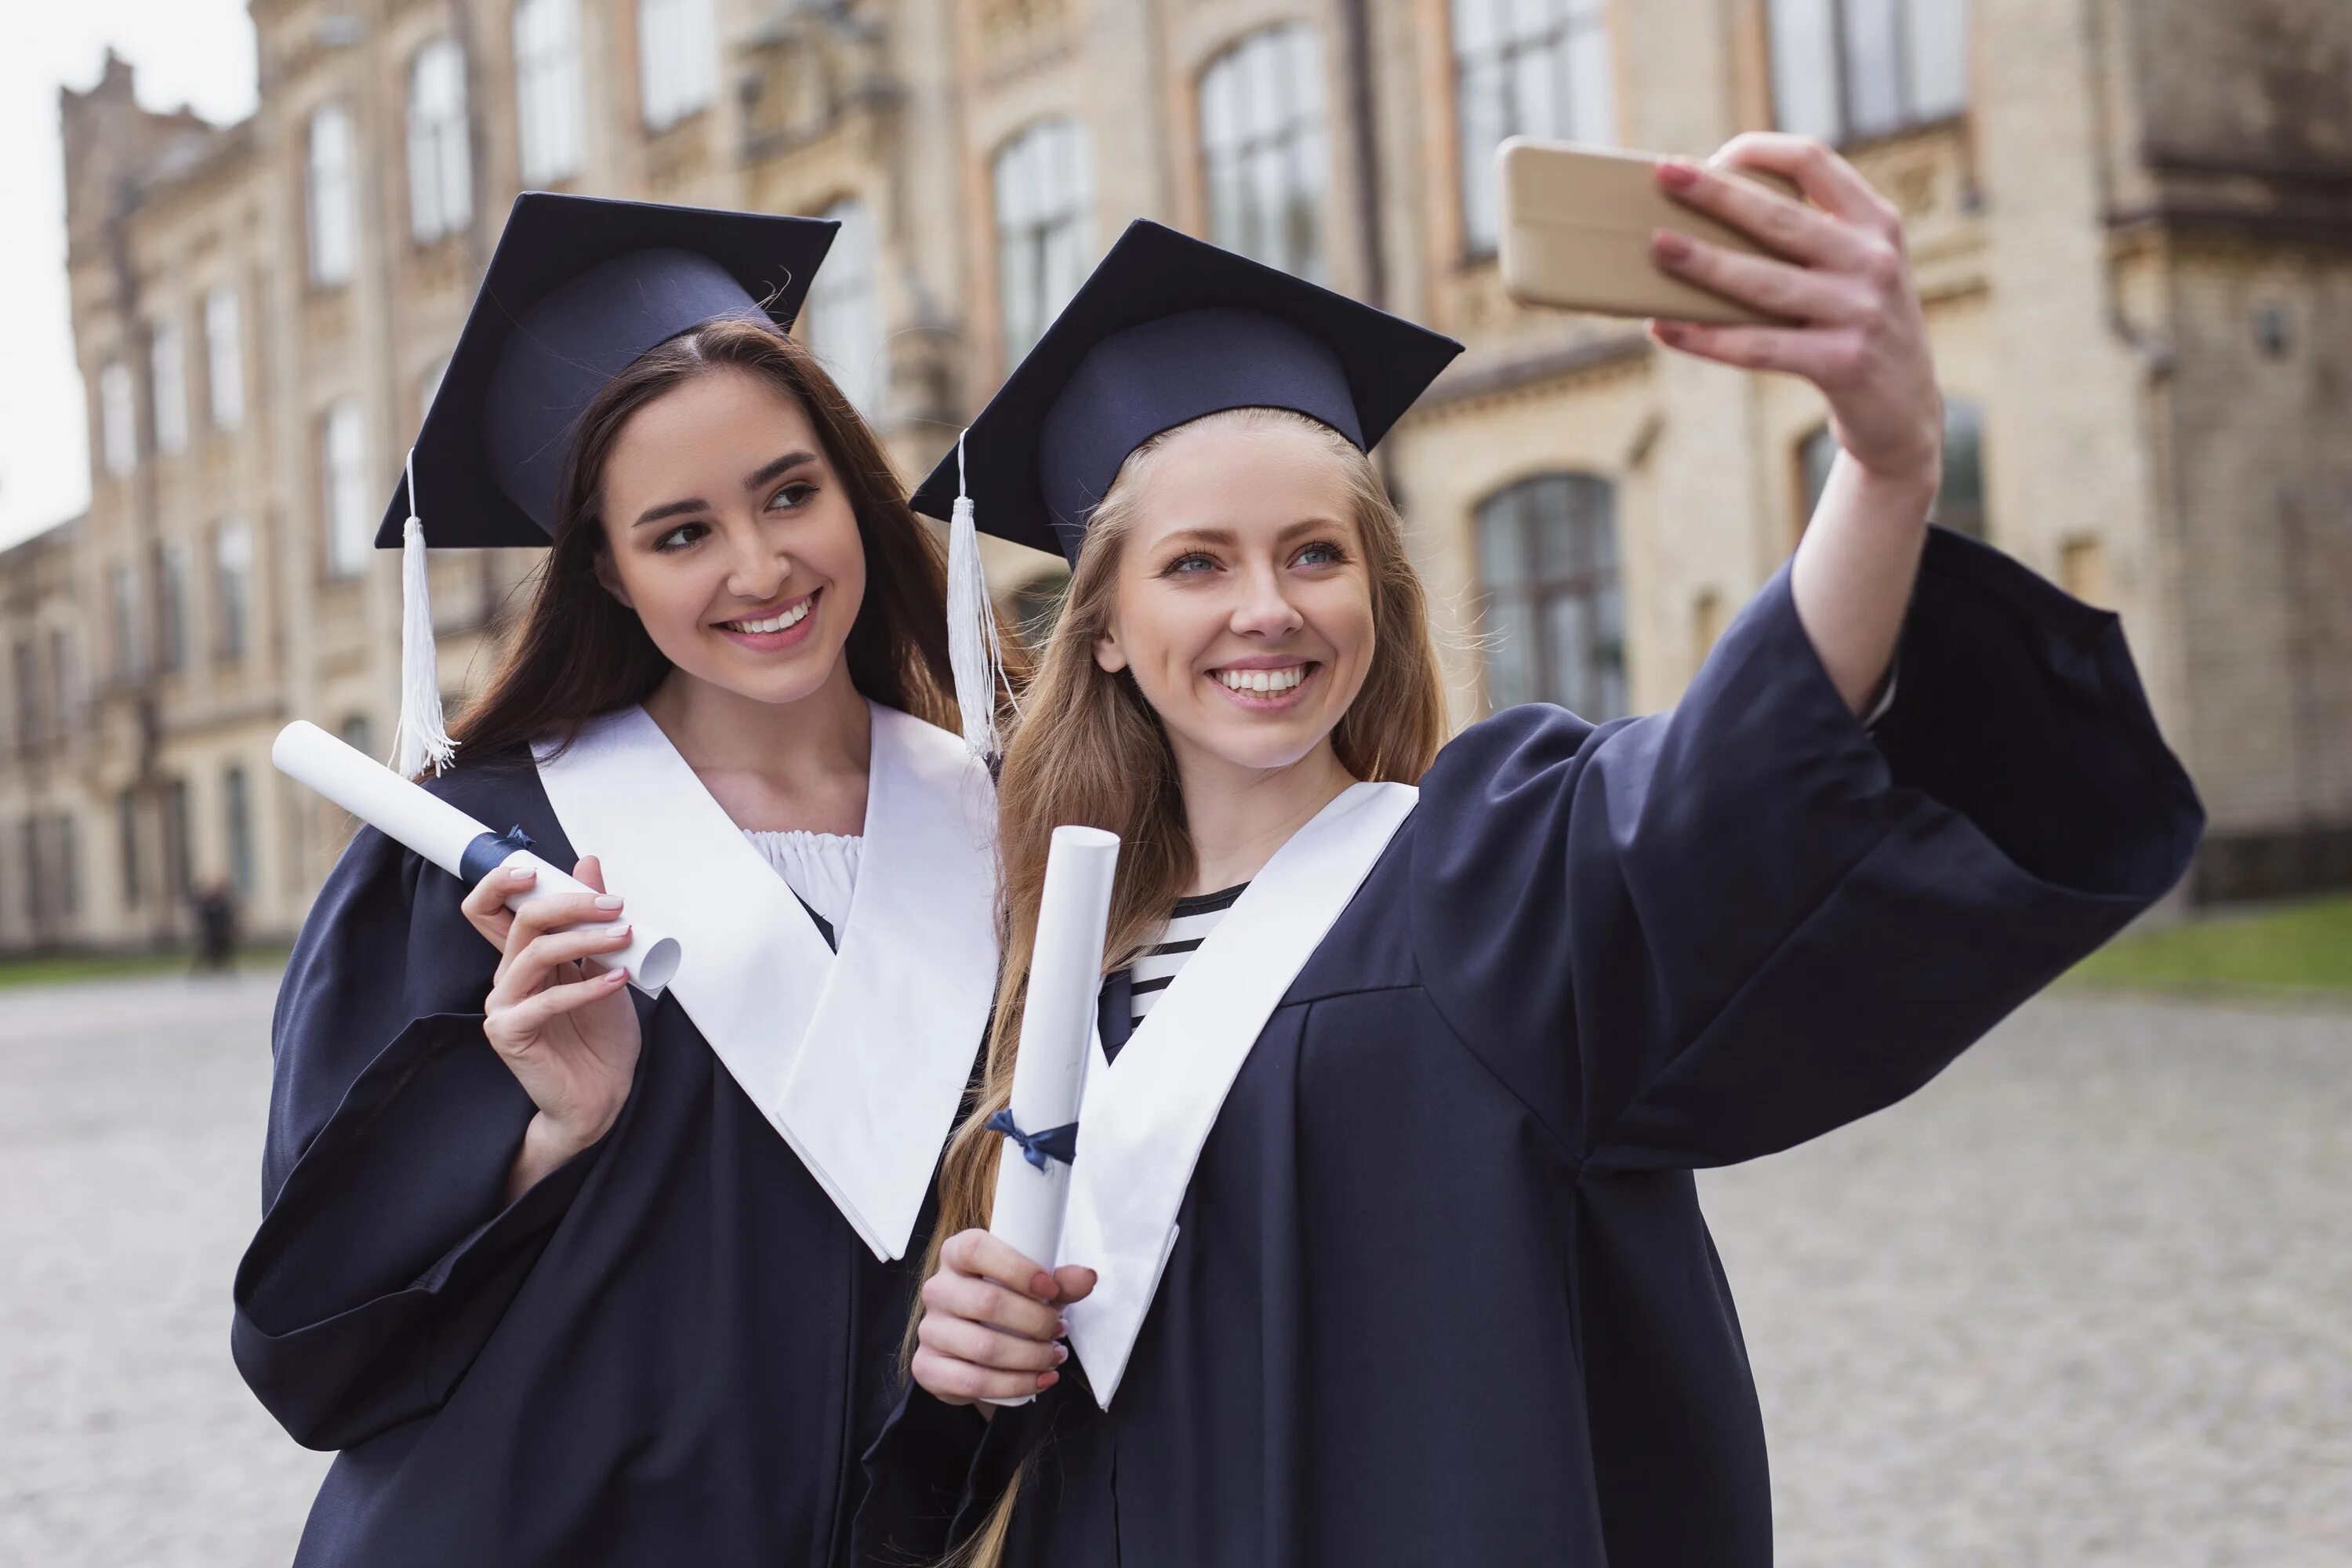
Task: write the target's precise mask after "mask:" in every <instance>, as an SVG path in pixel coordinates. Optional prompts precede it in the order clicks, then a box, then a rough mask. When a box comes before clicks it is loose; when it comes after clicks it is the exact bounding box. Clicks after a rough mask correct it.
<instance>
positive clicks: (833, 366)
mask: <svg viewBox="0 0 2352 1568" xmlns="http://www.w3.org/2000/svg"><path fill="white" fill-rule="evenodd" d="M820 216H824V217H827V218H830V219H832V220H833V221H834V222H835V223H837V224H839V225H840V226H841V229H840V232H839V233H837V234H835V236H834V237H833V248H832V249H830V250H828V251H826V252H825V253H824V266H823V267H821V268H817V274H816V277H815V278H814V279H813V280H812V281H811V282H810V284H809V291H808V303H807V304H806V305H805V306H803V309H802V310H801V336H802V337H803V339H804V340H805V341H806V342H807V343H808V346H809V347H810V348H811V349H813V350H814V351H815V352H816V355H817V357H818V358H819V359H821V360H823V361H824V368H825V369H826V370H827V371H829V372H831V373H832V374H833V380H834V384H835V385H836V386H839V387H840V388H841V395H843V396H844V397H846V398H848V399H849V401H850V403H851V404H852V405H855V406H856V409H857V411H858V412H859V413H860V414H863V415H865V416H866V417H867V418H869V419H870V418H872V417H874V416H876V415H877V414H878V413H880V412H881V409H882V399H883V396H884V395H885V394H886V393H887V391H888V390H889V381H890V365H889V354H888V345H887V342H885V341H884V333H883V331H882V304H881V300H879V299H878V298H877V296H876V293H875V270H876V259H875V246H874V219H873V216H872V215H871V214H870V213H869V212H868V211H867V209H866V204H865V203H864V202H861V201H859V200H857V199H856V198H855V197H846V196H845V197H844V198H843V199H842V200H840V201H837V202H835V203H834V204H833V205H831V206H829V207H827V208H825V209H824V213H823V214H822V215H820Z"/></svg>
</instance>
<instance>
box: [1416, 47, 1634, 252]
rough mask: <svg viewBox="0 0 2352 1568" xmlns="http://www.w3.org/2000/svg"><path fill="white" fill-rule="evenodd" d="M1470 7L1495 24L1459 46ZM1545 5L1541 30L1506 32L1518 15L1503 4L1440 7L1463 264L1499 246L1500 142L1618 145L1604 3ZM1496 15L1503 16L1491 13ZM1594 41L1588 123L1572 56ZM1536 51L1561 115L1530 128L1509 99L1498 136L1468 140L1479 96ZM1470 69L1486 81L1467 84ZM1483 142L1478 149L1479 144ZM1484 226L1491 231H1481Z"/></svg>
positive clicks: (1510, 82) (1504, 82)
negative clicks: (1594, 91) (1594, 87)
mask: <svg viewBox="0 0 2352 1568" xmlns="http://www.w3.org/2000/svg"><path fill="white" fill-rule="evenodd" d="M1471 3H1476V4H1483V5H1487V6H1489V7H1490V9H1489V10H1488V12H1487V13H1486V14H1487V15H1488V16H1490V17H1491V18H1493V19H1494V26H1495V33H1494V37H1493V39H1492V40H1491V41H1476V40H1473V41H1470V42H1465V37H1464V35H1465V32H1466V31H1467V30H1468V29H1467V28H1465V24H1464V16H1465V14H1466V12H1467V9H1468V5H1469V4H1471ZM1552 4H1553V5H1555V6H1556V8H1557V9H1556V12H1555V14H1554V16H1552V17H1551V18H1550V19H1549V22H1548V23H1547V24H1546V25H1545V26H1544V28H1543V29H1542V30H1541V31H1540V33H1538V30H1536V29H1533V28H1530V29H1528V31H1527V32H1524V33H1515V32H1513V30H1512V29H1513V28H1514V27H1516V26H1519V25H1520V24H1521V21H1522V18H1521V17H1519V16H1517V8H1516V7H1515V6H1513V5H1511V4H1510V0H1448V3H1447V5H1446V8H1445V10H1446V57H1447V61H1448V64H1449V66H1450V67H1451V69H1452V85H1453V89H1454V145H1455V150H1456V163H1457V167H1456V170H1455V178H1456V180H1457V181H1458V182H1459V189H1458V190H1457V192H1456V195H1457V198H1458V199H1457V203H1456V208H1457V216H1459V218H1460V220H1461V224H1462V255H1463V259H1464V260H1465V262H1477V261H1484V260H1487V259H1489V258H1492V257H1493V256H1494V255H1495V254H1496V250H1497V249H1498V248H1499V247H1500V245H1501V242H1502V192H1501V189H1500V186H1499V184H1498V183H1497V181H1496V176H1495V149H1496V147H1499V146H1500V145H1502V143H1503V142H1504V141H1505V140H1506V139H1507V138H1509V137H1512V136H1538V137H1542V138H1545V139H1548V140H1552V141H1570V142H1585V143H1588V144H1591V145H1600V146H1614V145H1616V143H1617V141H1618V125H1617V80H1616V70H1617V40H1616V34H1615V32H1614V30H1613V28H1612V26H1611V20H1610V18H1611V14H1612V7H1611V5H1610V0H1552ZM1496 11H1500V12H1501V13H1502V15H1501V16H1496ZM1596 36H1597V37H1598V40H1599V42H1598V48H1599V53H1600V57H1601V71H1600V75H1599V77H1598V81H1599V82H1600V84H1601V95H1600V103H1599V106H1598V107H1597V108H1596V109H1595V110H1592V111H1591V116H1590V118H1589V119H1588V118H1587V116H1586V114H1585V112H1584V107H1583V105H1584V100H1583V98H1582V95H1581V93H1580V90H1579V89H1580V86H1581V85H1589V84H1580V82H1579V79H1578V70H1577V67H1578V65H1579V63H1580V60H1579V55H1578V51H1579V48H1580V47H1591V43H1592V40H1593V39H1594V37H1596ZM1474 48H1475V49H1476V50H1477V51H1478V52H1479V53H1480V54H1481V55H1484V56H1491V57H1493V58H1492V61H1491V64H1489V61H1488V60H1486V59H1484V58H1482V59H1478V60H1475V61H1474V60H1472V59H1471V58H1468V56H1469V54H1470V52H1471V51H1472V50H1473V49H1474ZM1538 53H1541V54H1547V55H1551V56H1553V57H1555V64H1554V66H1553V75H1554V77H1555V79H1556V80H1555V87H1556V98H1555V108H1557V109H1559V110H1561V112H1559V113H1556V114H1555V115H1554V116H1553V117H1552V118H1551V120H1550V121H1549V122H1548V123H1544V124H1537V123H1535V122H1534V116H1533V115H1532V114H1531V113H1529V112H1528V110H1526V109H1525V107H1524V106H1522V105H1520V104H1518V102H1517V99H1516V96H1513V97H1511V98H1510V99H1509V100H1507V102H1506V103H1505V104H1504V105H1503V106H1502V107H1501V108H1500V109H1499V110H1497V111H1496V116H1495V119H1496V125H1497V127H1498V134H1496V136H1494V137H1493V138H1492V139H1491V140H1489V139H1487V138H1486V136H1485V135H1484V133H1483V132H1481V133H1480V134H1479V135H1478V136H1477V137H1475V139H1474V137H1473V135H1472V130H1471V126H1470V123H1469V121H1470V117H1471V116H1472V114H1473V113H1474V112H1475V111H1476V110H1477V108H1478V106H1480V105H1481V104H1482V102H1483V101H1484V100H1483V99H1482V97H1481V94H1482V93H1483V92H1485V91H1486V89H1487V87H1488V85H1489V83H1494V84H1499V85H1500V86H1502V87H1504V88H1505V89H1513V88H1515V87H1516V86H1517V85H1518V82H1519V78H1518V75H1517V69H1516V68H1517V66H1518V65H1519V64H1520V62H1521V61H1523V60H1525V59H1526V58H1528V57H1530V56H1533V55H1537V54H1538ZM1584 63H1588V64H1589V61H1588V62H1584ZM1474 71H1475V72H1476V73H1478V74H1479V75H1480V76H1481V77H1482V78H1484V79H1483V80H1481V81H1479V82H1476V83H1474V82H1473V81H1472V79H1471V78H1472V76H1473V73H1474ZM1480 142H1484V143H1485V145H1484V146H1480V145H1479V143H1480ZM1482 203H1483V205H1481V204H1482ZM1482 219H1483V220H1484V223H1483V224H1482ZM1487 225H1490V227H1489V226H1487Z"/></svg>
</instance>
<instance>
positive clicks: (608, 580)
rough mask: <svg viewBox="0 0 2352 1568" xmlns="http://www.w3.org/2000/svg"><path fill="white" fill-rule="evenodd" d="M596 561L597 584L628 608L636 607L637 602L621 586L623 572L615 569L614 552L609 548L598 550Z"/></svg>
mask: <svg viewBox="0 0 2352 1568" xmlns="http://www.w3.org/2000/svg"><path fill="white" fill-rule="evenodd" d="M595 563H596V567H595V570H596V583H597V585H598V586H599V587H601V588H603V589H604V592H606V593H607V594H610V595H613V597H614V598H615V599H618V600H619V601H621V603H622V604H623V605H626V606H627V607H628V608H630V609H632V610H634V609H635V608H636V607H637V602H636V601H635V599H632V598H630V597H629V591H628V590H627V589H626V588H624V587H622V586H621V574H619V573H618V572H615V571H614V570H613V552H611V551H609V550H599V551H597V552H596V554H595Z"/></svg>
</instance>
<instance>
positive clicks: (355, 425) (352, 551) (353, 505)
mask: <svg viewBox="0 0 2352 1568" xmlns="http://www.w3.org/2000/svg"><path fill="white" fill-rule="evenodd" d="M317 430H318V437H317V440H318V444H317V448H316V449H317V451H318V455H319V479H320V488H319V491H318V494H319V497H320V503H321V504H320V520H321V521H323V522H324V523H325V525H326V526H325V528H324V530H323V532H324V534H325V543H326V560H327V575H328V576H329V577H330V578H331V579H333V580H335V581H337V582H352V581H356V580H357V579H359V578H361V577H363V576H365V575H366V574H367V563H368V556H369V553H370V552H372V551H373V549H374V548H375V528H374V526H373V523H374V520H373V518H371V517H370V516H369V515H368V513H369V510H370V509H369V506H368V495H369V488H368V472H367V468H368V440H367V416H366V414H365V412H364V411H363V410H362V407H361V405H360V400H359V399H358V398H357V397H352V396H344V397H338V398H336V399H334V400H333V401H332V402H331V403H329V404H328V405H326V407H325V408H323V409H321V410H320V415H319V421H318V426H317ZM339 431H349V432H351V438H350V440H349V442H348V443H347V444H348V445H349V447H350V448H351V450H350V451H349V452H347V453H341V454H340V455H339V453H338V450H337V448H338V441H337V433H338V432H339Z"/></svg>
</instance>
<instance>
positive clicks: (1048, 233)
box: [994, 120, 1094, 360]
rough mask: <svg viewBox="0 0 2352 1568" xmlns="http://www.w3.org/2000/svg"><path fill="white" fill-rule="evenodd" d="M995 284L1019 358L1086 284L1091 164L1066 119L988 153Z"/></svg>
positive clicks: (1007, 336) (1009, 343) (1011, 355)
mask: <svg viewBox="0 0 2352 1568" xmlns="http://www.w3.org/2000/svg"><path fill="white" fill-rule="evenodd" d="M994 172H995V184H996V273H997V279H996V286H997V295H998V300H999V302H1000V303H1001V305H1002V306H1003V311H1004V351H1005V357H1006V358H1007V359H1008V360H1015V359H1019V358H1020V357H1021V356H1022V355H1023V354H1025V353H1028V352H1029V349H1030V346H1031V345H1032V344H1034V343H1035V342H1036V341H1037V339H1038V337H1039V336H1040V335H1041V334H1043V333H1044V331H1045V323H1046V322H1048V321H1052V320H1053V319H1054V313H1055V311H1057V310H1060V309H1061V308H1062V307H1063V306H1064V305H1066V304H1067V303H1068V302H1069V299H1070V296H1071V295H1073V294H1075V293H1076V292H1077V290H1078V284H1079V283H1080V282H1081V281H1083V280H1084V279H1085V278H1086V269H1087V250H1088V249H1089V248H1090V247H1089V241H1088V234H1087V231H1088V229H1089V227H1090V226H1091V217H1090V212H1091V209H1092V207H1093V205H1094V189H1093V186H1094V177H1093V160H1092V159H1091V158H1090V157H1089V156H1088V155H1087V137H1086V132H1084V131H1082V130H1080V129H1079V128H1078V124H1077V122H1076V121H1072V120H1041V121H1038V122H1037V123H1036V124H1034V125H1032V126H1030V127H1029V128H1028V129H1027V130H1025V131H1024V132H1021V133H1020V134H1019V135H1017V136H1015V137H1013V140H1012V141H1010V142H1006V143H1005V144H1004V145H1003V148H1001V149H999V150H998V152H997V154H996V162H995V166H994Z"/></svg>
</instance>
